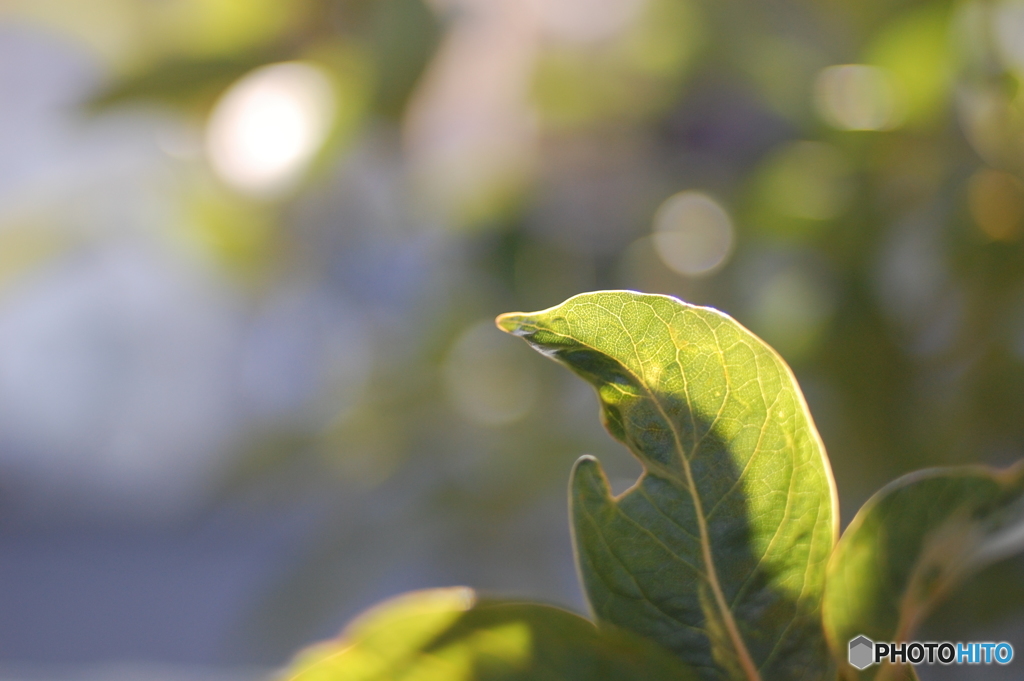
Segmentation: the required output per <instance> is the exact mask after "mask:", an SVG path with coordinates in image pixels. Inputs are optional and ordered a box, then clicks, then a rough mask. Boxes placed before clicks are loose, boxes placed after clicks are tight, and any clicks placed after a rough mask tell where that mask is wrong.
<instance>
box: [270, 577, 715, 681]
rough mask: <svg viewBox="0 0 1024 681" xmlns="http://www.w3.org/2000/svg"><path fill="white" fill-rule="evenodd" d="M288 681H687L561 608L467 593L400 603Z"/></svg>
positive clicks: (309, 653)
mask: <svg viewBox="0 0 1024 681" xmlns="http://www.w3.org/2000/svg"><path fill="white" fill-rule="evenodd" d="M284 678H286V679H288V681H329V680H330V681H335V680H336V681H341V680H344V681H369V680H370V679H377V680H380V681H384V680H387V681H403V680H410V681H411V680H412V679H416V681H433V680H434V679H437V681H492V680H494V681H497V680H499V679H500V680H501V681H520V680H521V681H528V680H530V681H532V680H537V679H543V680H545V681H601V680H607V681H688V680H691V679H696V678H697V677H696V675H694V674H693V673H692V672H690V670H688V669H686V668H685V667H684V666H683V665H682V664H681V663H680V662H679V661H678V660H676V659H675V658H674V657H673V656H672V655H671V654H670V653H668V652H667V651H664V650H661V649H660V648H658V647H657V646H656V645H654V644H653V643H650V642H649V641H645V640H643V639H641V638H639V637H636V636H633V635H631V634H629V633H628V632H624V631H620V630H616V629H611V628H607V629H598V628H597V627H595V626H594V625H593V624H592V623H590V622H588V621H587V620H585V619H583V618H582V617H579V616H578V615H574V614H572V613H570V612H566V611H565V610H560V609H558V608H554V607H550V606H546V605H537V604H532V603H515V602H509V601H497V600H478V599H477V596H476V594H475V593H474V592H473V591H472V590H471V589H467V588H461V587H456V588H451V589H433V590H430V591H420V592H414V593H410V594H406V595H404V596H400V597H398V598H395V599H393V600H391V601H388V602H386V603H384V604H383V605H380V606H378V607H376V608H374V609H372V610H370V611H369V612H368V613H366V614H364V615H363V616H362V617H360V618H358V619H357V620H356V621H355V622H353V623H352V624H351V625H350V626H349V627H348V628H347V629H346V630H345V632H343V634H342V635H341V637H340V638H339V639H338V640H336V641H331V642H328V643H323V644H320V645H318V646H315V647H313V648H310V649H308V650H306V651H305V652H303V653H300V655H299V656H298V658H297V659H296V661H295V663H294V665H293V667H292V669H291V670H289V672H288V673H287V675H286V676H285V677H284Z"/></svg>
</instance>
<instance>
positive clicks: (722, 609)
mask: <svg viewBox="0 0 1024 681" xmlns="http://www.w3.org/2000/svg"><path fill="white" fill-rule="evenodd" d="M588 304H590V305H594V306H595V307H597V308H600V309H602V310H604V311H605V312H607V313H608V314H609V315H611V316H613V317H615V319H617V320H618V322H619V326H620V327H621V328H622V330H623V331H625V333H626V335H627V336H628V337H629V340H630V343H631V344H632V345H633V353H634V355H635V356H636V359H637V362H638V364H639V365H640V367H641V369H642V368H643V361H642V360H641V359H640V356H639V352H638V348H637V345H636V341H635V340H634V339H633V336H632V334H630V332H629V329H628V328H627V326H626V325H625V324H624V323H623V321H622V317H621V316H620V315H619V314H617V313H615V312H612V311H611V310H609V309H608V308H606V307H604V306H603V305H600V304H598V303H588ZM648 307H650V306H648ZM651 311H652V312H653V313H654V315H655V317H657V318H658V320H659V321H660V322H661V323H662V324H664V325H665V326H666V328H671V327H670V325H669V324H668V322H666V321H665V320H664V319H662V318H661V316H660V315H659V314H658V313H657V311H656V310H654V309H653V308H651ZM698 319H699V320H700V322H701V323H702V324H704V325H705V326H706V327H707V329H708V331H709V332H710V333H711V335H712V336H714V337H715V345H716V347H718V349H719V351H721V345H720V343H719V340H718V334H717V333H715V330H714V329H713V328H712V327H711V325H710V324H708V323H707V322H706V321H705V320H703V319H700V318H699V317H698ZM530 326H532V327H533V328H535V329H537V330H541V329H540V327H539V326H537V325H536V324H530ZM543 330H544V331H546V332H548V333H551V334H553V335H555V336H560V337H562V338H567V339H569V340H572V341H573V342H575V343H579V344H580V345H583V346H584V347H586V348H589V349H590V350H593V351H595V352H598V353H600V354H602V355H604V356H606V357H609V358H611V359H612V360H614V361H616V362H618V364H619V366H621V367H622V368H623V370H625V371H626V372H628V373H629V374H630V375H632V376H633V378H634V379H636V381H637V383H638V385H640V387H641V388H643V390H644V392H646V393H647V396H648V398H649V399H650V400H651V403H652V404H654V406H655V408H656V409H657V410H658V413H659V414H661V417H662V419H663V420H664V421H665V423H666V424H667V425H668V427H669V431H670V432H671V433H672V441H673V443H674V444H675V450H676V454H677V455H678V457H679V460H680V463H681V464H682V467H683V473H684V474H685V476H686V484H687V487H688V490H687V491H688V492H689V494H690V500H691V501H692V503H693V510H694V516H695V517H696V519H697V529H698V531H699V533H700V546H701V558H702V559H703V561H704V567H705V569H706V571H707V576H706V578H707V582H708V586H710V587H711V592H712V595H713V596H714V598H715V604H716V605H717V606H718V610H719V614H720V615H721V616H722V620H723V623H724V624H725V628H726V631H728V633H729V639H730V641H731V642H732V645H733V650H734V651H735V653H736V657H737V658H738V660H739V663H740V667H742V669H743V673H744V674H745V675H746V676H747V678H748V679H749V681H761V673H760V672H759V671H758V669H757V666H756V665H755V664H754V660H753V659H752V658H751V657H750V652H749V651H748V650H747V646H746V643H745V642H744V640H743V637H742V635H741V634H740V631H739V627H738V626H737V625H736V620H735V619H734V618H733V616H732V611H731V610H730V609H729V606H728V603H726V600H725V594H724V592H723V591H722V586H721V584H720V583H719V581H718V572H717V570H716V568H715V561H714V557H713V556H712V554H711V539H710V533H709V532H708V527H707V523H706V522H705V518H704V508H703V504H702V503H701V500H700V495H699V494H698V493H697V487H696V482H695V481H694V478H693V472H692V470H691V469H690V462H689V460H688V459H687V458H686V454H685V451H684V448H683V445H682V440H681V438H680V434H679V431H678V429H677V428H676V426H675V424H674V423H673V421H672V419H670V418H669V416H668V414H667V413H666V411H665V409H664V407H663V405H662V404H661V401H660V400H658V399H657V397H655V394H654V392H653V391H652V390H651V388H650V387H649V386H648V385H647V381H646V380H644V379H643V378H642V377H640V376H637V375H636V373H635V372H634V371H632V370H631V369H630V368H629V367H627V366H625V365H624V364H622V362H619V361H618V360H616V359H615V358H614V357H611V356H610V355H608V353H606V352H604V351H602V350H599V349H598V348H595V347H594V346H592V345H590V344H589V343H585V342H583V341H582V340H580V339H579V338H576V337H575V336H570V335H568V334H564V333H560V332H558V331H555V330H553V329H550V328H545V329H543ZM669 335H670V337H671V334H669ZM673 345H676V344H675V342H674V341H673ZM676 347H677V348H678V345H676ZM679 374H680V376H681V377H682V379H683V392H684V393H685V394H686V403H687V406H688V407H690V409H689V411H690V415H691V418H692V416H693V408H692V406H693V403H692V401H691V400H690V393H689V384H688V381H687V380H686V374H685V372H683V371H680V372H679ZM694 436H695V437H696V431H695V432H694Z"/></svg>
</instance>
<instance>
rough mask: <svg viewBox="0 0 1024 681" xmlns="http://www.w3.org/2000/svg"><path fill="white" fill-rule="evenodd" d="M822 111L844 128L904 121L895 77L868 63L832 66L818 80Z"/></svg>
mask: <svg viewBox="0 0 1024 681" xmlns="http://www.w3.org/2000/svg"><path fill="white" fill-rule="evenodd" d="M815 103H816V105H817V108H818V112H819V113H820V114H821V116H822V117H823V118H824V119H825V120H826V121H828V123H829V124H830V125H832V126H833V127H836V128H839V129H840V130H888V129H891V128H895V127H897V126H899V124H900V123H902V122H903V111H902V107H901V105H900V101H899V94H898V92H897V88H896V84H895V83H894V78H893V76H892V74H890V73H889V72H888V71H887V70H885V69H882V68H879V67H877V66H868V65H867V64H842V65H839V66H829V67H827V68H824V69H822V70H821V71H820V72H819V73H818V77H817V80H816V81H815Z"/></svg>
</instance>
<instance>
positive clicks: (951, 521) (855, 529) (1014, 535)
mask: <svg viewBox="0 0 1024 681" xmlns="http://www.w3.org/2000/svg"><path fill="white" fill-rule="evenodd" d="M1021 550H1024V466H1022V465H1018V466H1016V467H1014V468H1012V469H1010V470H1007V471H996V470H993V469H989V468H986V467H982V466H958V467H952V468H936V469H929V470H924V471H917V472H915V473H911V474H909V475H906V476H904V477H902V478H900V479H898V480H896V481H894V482H892V483H890V484H889V485H887V486H886V487H884V488H883V489H882V490H880V491H879V492H878V493H877V494H875V495H874V496H873V497H872V498H871V499H869V500H868V501H867V502H866V503H865V504H864V506H863V507H862V508H861V509H860V511H859V512H858V513H857V516H856V517H855V518H854V519H853V522H851V523H850V526H849V527H848V528H847V529H846V532H845V533H843V537H842V539H841V540H840V541H839V545H838V546H837V547H836V550H835V552H834V554H833V556H832V558H831V560H830V561H829V567H828V577H827V581H826V589H825V601H824V623H825V631H826V634H827V636H828V641H829V645H830V647H831V648H832V651H833V654H834V655H835V657H836V659H837V661H838V662H839V665H840V668H841V670H842V672H843V676H844V678H849V679H874V678H887V679H896V678H900V676H899V675H901V674H903V675H907V676H908V678H913V671H912V669H910V668H909V667H906V666H902V665H901V666H899V667H898V668H891V667H888V666H881V665H872V666H869V667H867V668H866V669H864V670H863V671H860V672H858V671H857V670H856V669H854V668H853V667H852V666H850V665H849V664H848V663H847V655H848V646H849V642H850V641H851V640H853V639H854V638H856V637H857V636H861V635H863V636H867V637H868V638H869V639H871V640H872V641H880V642H889V641H906V640H911V639H912V637H913V632H914V630H915V629H916V628H917V626H918V625H919V624H920V623H921V621H922V620H923V619H924V618H925V617H927V615H928V614H929V612H930V611H931V610H932V609H933V608H934V606H935V605H936V604H937V603H938V602H939V601H941V600H942V598H944V597H945V596H946V595H947V594H948V593H949V592H950V590H952V589H953V588H955V587H956V586H957V584H959V583H960V582H961V581H962V580H963V579H965V578H966V577H967V576H969V575H970V574H972V573H973V572H975V571H976V570H979V569H981V568H982V567H984V566H986V565H988V564H990V563H992V562H994V561H996V560H998V559H1000V558H1003V557H1006V556H1008V555H1010V554H1012V553H1015V552H1019V551H1021Z"/></svg>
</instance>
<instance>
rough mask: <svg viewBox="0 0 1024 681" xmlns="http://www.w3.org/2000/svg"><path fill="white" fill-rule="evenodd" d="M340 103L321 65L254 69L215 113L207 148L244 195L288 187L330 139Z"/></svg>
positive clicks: (219, 170) (290, 64) (219, 172)
mask: <svg viewBox="0 0 1024 681" xmlns="http://www.w3.org/2000/svg"><path fill="white" fill-rule="evenodd" d="M335 106H336V102H335V96H334V91H333V88H332V86H331V80H330V76H328V74H327V73H326V72H325V71H324V70H323V69H321V68H320V67H317V66H314V65H312V64H308V63H304V62H284V63H279V64H271V65H269V66H264V67H261V68H258V69H256V70H255V71H252V72H251V73H249V74H247V75H246V76H244V77H243V78H242V79H240V80H239V81H237V82H236V83H235V84H234V85H232V86H231V87H230V88H229V89H228V90H227V92H225V93H224V95H223V96H222V97H221V99H220V101H218V102H217V104H216V106H215V107H214V110H213V113H212V114H211V115H210V120H209V123H208V125H207V130H206V152H207V156H208V158H209V161H210V164H211V165H212V166H213V170H214V172H216V173H217V175H218V177H220V178H221V179H222V180H223V181H224V182H225V183H227V184H228V185H230V186H231V187H233V188H234V189H236V190H238V191H241V192H243V193H247V194H253V195H277V194H280V193H282V192H285V191H287V190H288V189H289V188H291V187H292V186H294V184H295V182H296V181H297V180H298V179H299V178H300V177H301V176H302V173H303V171H304V170H305V169H306V167H307V166H308V165H309V162H310V161H311V160H312V159H313V157H314V156H315V155H316V153H317V151H319V149H320V148H321V146H322V145H323V143H324V141H325V140H326V138H327V135H328V133H329V132H330V129H331V122H332V121H333V119H334V112H335Z"/></svg>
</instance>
